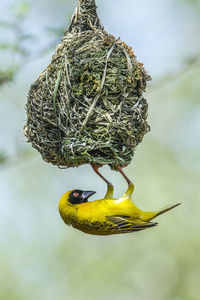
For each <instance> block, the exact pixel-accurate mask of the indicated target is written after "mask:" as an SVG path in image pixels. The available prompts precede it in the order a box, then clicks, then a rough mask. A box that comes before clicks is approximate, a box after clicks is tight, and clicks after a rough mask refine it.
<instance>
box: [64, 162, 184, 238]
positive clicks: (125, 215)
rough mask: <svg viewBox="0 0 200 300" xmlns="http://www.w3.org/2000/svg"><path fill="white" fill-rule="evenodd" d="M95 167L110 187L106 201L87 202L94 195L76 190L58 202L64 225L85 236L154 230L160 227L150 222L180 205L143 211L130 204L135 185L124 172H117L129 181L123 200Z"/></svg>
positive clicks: (66, 194) (96, 168)
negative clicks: (116, 196) (116, 195)
mask: <svg viewBox="0 0 200 300" xmlns="http://www.w3.org/2000/svg"><path fill="white" fill-rule="evenodd" d="M92 167H93V169H94V171H95V172H96V173H97V174H98V175H99V176H100V177H101V178H102V179H103V180H104V181H105V182H106V183H107V192H106V195H105V197H104V198H103V199H100V200H96V201H90V202H88V198H89V197H90V196H92V195H93V194H95V192H93V191H82V190H78V189H77V190H71V191H69V192H67V193H65V194H64V195H63V196H62V197H61V199H60V202H59V212H60V215H61V217H62V219H63V220H64V222H65V223H66V224H67V225H72V226H73V227H74V228H76V229H79V230H81V231H83V232H85V233H89V234H94V235H110V234H119V233H128V232H134V231H139V230H143V229H146V228H149V227H153V226H155V225H157V223H154V222H150V221H151V220H152V219H154V218H155V217H157V216H159V215H161V214H163V213H165V212H167V211H168V210H170V209H172V208H174V207H176V206H177V205H179V204H180V203H178V204H175V205H172V206H169V207H166V208H164V209H162V210H160V211H155V212H150V211H142V210H140V209H139V208H138V207H137V206H136V205H135V203H133V202H132V201H131V197H132V193H133V190H134V185H133V183H132V182H131V181H130V180H129V179H128V177H127V176H126V175H125V174H124V173H123V171H122V169H121V168H118V170H119V172H120V173H121V174H122V175H123V177H124V178H125V179H126V181H127V183H128V189H127V191H126V193H125V194H124V195H123V196H122V197H121V198H119V199H114V198H113V190H114V188H113V185H112V184H111V183H110V182H109V181H108V180H107V179H105V178H104V177H103V176H102V175H101V174H100V173H99V171H98V167H96V166H94V165H93V166H92Z"/></svg>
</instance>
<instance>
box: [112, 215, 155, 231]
mask: <svg viewBox="0 0 200 300" xmlns="http://www.w3.org/2000/svg"><path fill="white" fill-rule="evenodd" d="M107 220H108V221H109V223H111V226H110V227H111V228H110V229H111V230H113V228H114V230H115V231H118V232H133V231H139V230H143V229H145V228H149V227H153V226H155V225H157V223H152V222H143V221H141V220H138V219H133V218H131V217H129V216H121V215H120V216H107Z"/></svg>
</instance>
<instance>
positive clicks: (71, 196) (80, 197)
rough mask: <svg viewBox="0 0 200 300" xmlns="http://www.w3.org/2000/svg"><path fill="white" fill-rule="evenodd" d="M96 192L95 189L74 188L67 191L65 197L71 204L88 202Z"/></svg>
mask: <svg viewBox="0 0 200 300" xmlns="http://www.w3.org/2000/svg"><path fill="white" fill-rule="evenodd" d="M95 193H96V192H93V191H82V190H72V191H69V192H67V193H65V194H64V195H63V197H64V198H65V200H66V201H68V202H69V203H71V204H81V203H85V202H87V201H88V198H89V197H91V196H92V195H94V194H95ZM63 197H62V198H63Z"/></svg>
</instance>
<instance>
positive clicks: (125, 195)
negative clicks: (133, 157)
mask: <svg viewBox="0 0 200 300" xmlns="http://www.w3.org/2000/svg"><path fill="white" fill-rule="evenodd" d="M117 170H118V171H119V172H120V173H121V174H122V176H123V177H124V179H125V180H126V182H127V183H128V189H127V191H126V193H125V194H124V195H123V197H128V198H131V196H132V194H133V190H134V184H133V183H132V181H130V179H129V178H128V177H127V176H126V174H124V172H123V171H122V168H121V167H117Z"/></svg>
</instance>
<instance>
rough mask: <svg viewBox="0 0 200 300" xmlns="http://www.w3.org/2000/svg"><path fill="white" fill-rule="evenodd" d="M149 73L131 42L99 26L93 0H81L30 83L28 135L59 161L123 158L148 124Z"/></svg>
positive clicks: (120, 162)
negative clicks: (46, 61) (46, 63)
mask: <svg viewBox="0 0 200 300" xmlns="http://www.w3.org/2000/svg"><path fill="white" fill-rule="evenodd" d="M148 80H150V76H149V75H148V74H147V73H146V71H145V69H144V68H143V65H142V64H141V63H139V62H138V61H137V60H136V57H135V55H134V53H133V51H132V48H131V47H128V46H127V45H126V44H125V43H124V42H122V41H121V40H120V39H116V38H115V37H114V36H112V35H110V34H108V33H107V32H106V31H105V30H104V28H103V26H102V24H101V22H100V20H99V18H98V16H97V13H96V5H95V1H94V0H79V3H78V6H77V8H76V10H75V13H74V15H73V17H72V21H71V25H70V26H69V29H68V30H67V31H66V33H65V35H64V37H63V39H62V41H61V43H60V44H59V45H58V47H57V50H56V53H55V54H54V55H53V57H52V61H51V63H50V65H49V66H48V67H47V68H46V69H45V70H44V72H43V73H42V74H41V75H40V76H39V78H38V79H37V80H36V81H35V82H34V83H33V84H32V86H31V88H30V91H29V95H28V101H27V106H26V109H27V123H26V125H25V127H24V132H25V135H26V137H27V138H28V141H29V142H31V143H32V146H33V147H34V148H36V149H37V150H38V151H39V152H40V153H41V155H42V158H43V159H44V160H45V161H46V162H51V163H52V164H54V165H57V166H60V167H61V166H63V167H74V166H80V165H83V164H87V163H92V162H93V163H96V164H101V165H104V164H108V165H110V166H111V167H112V168H113V169H115V168H116V167H117V166H125V165H127V164H129V163H130V161H131V159H132V157H133V154H134V150H135V148H136V146H137V145H138V144H139V143H140V142H141V141H142V138H143V136H144V134H145V133H147V132H148V131H149V125H148V124H147V121H146V119H147V108H148V106H147V102H146V100H145V99H144V98H143V92H144V91H145V88H146V82H147V81H148Z"/></svg>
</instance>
